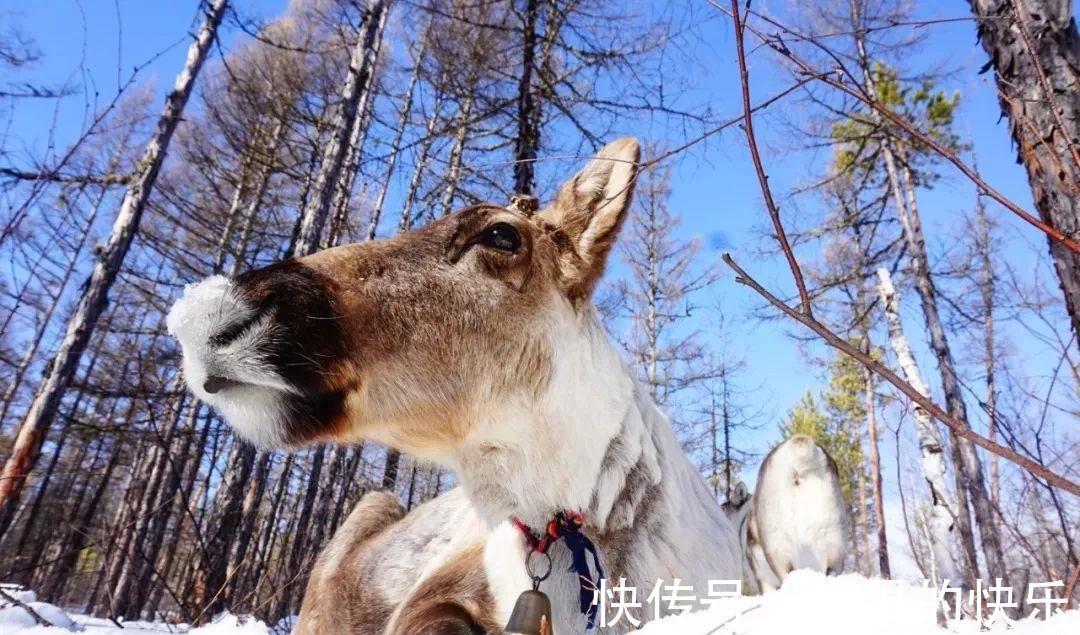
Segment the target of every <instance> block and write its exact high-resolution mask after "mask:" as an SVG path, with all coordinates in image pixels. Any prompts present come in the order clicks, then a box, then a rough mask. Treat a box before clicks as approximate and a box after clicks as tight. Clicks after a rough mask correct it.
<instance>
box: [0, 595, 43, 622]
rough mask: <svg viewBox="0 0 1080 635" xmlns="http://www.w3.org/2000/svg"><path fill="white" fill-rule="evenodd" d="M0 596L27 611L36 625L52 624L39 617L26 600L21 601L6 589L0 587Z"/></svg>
mask: <svg viewBox="0 0 1080 635" xmlns="http://www.w3.org/2000/svg"><path fill="white" fill-rule="evenodd" d="M0 597H2V598H4V599H5V600H7V601H8V602H11V603H12V604H14V605H15V606H17V607H19V608H20V609H22V610H24V611H26V612H27V613H29V614H30V617H32V618H34V621H35V622H37V624H38V625H40V626H46V627H48V626H52V625H53V623H52V622H50V621H49V620H47V619H45V618H44V617H41V614H39V613H38V612H37V611H35V610H34V608H33V607H32V606H30V605H29V604H27V603H26V602H23V601H22V600H20V599H19V598H17V597H15V596H14V595H11V594H10V593H8V592H7V591H5V590H3V589H0Z"/></svg>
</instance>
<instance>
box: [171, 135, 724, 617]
mask: <svg viewBox="0 0 1080 635" xmlns="http://www.w3.org/2000/svg"><path fill="white" fill-rule="evenodd" d="M638 152H639V151H638V144H637V142H636V141H634V140H632V139H623V140H620V141H616V142H614V143H612V144H610V145H608V146H607V147H605V148H604V149H603V150H601V152H600V153H599V155H598V156H597V157H596V159H594V160H593V161H592V162H590V163H589V164H588V165H587V166H586V167H585V169H584V170H582V171H581V172H580V173H578V174H577V175H576V176H575V177H574V178H572V179H571V180H570V181H569V182H567V183H566V184H565V185H564V186H563V187H562V189H561V190H560V191H559V193H558V196H557V197H556V198H555V200H554V201H553V202H551V204H550V205H548V206H547V207H545V208H544V209H541V210H539V211H534V209H533V208H530V207H524V206H519V207H516V208H506V207H500V206H496V205H477V206H474V207H470V208H468V209H465V210H462V211H460V212H457V213H456V214H453V215H451V216H448V217H446V218H443V219H441V220H438V221H436V222H433V223H431V224H429V225H427V226H426V227H424V228H421V229H419V230H416V231H413V232H409V233H405V234H402V235H399V236H396V237H394V238H391V239H388V240H380V241H371V242H367V243H363V244H356V245H347V246H342V247H336V248H333V249H328V250H325V251H322V252H319V253H316V254H313V255H311V256H307V257H304V258H299V259H294V260H289V261H286V262H283V263H279V264H277V265H272V266H270V267H267V268H263V269H259V270H256V271H252V272H249V273H247V274H244V275H242V276H239V277H237V278H235V279H225V278H221V277H215V278H211V279H209V280H206V281H204V282H201V283H199V284H196V285H192V286H190V287H189V288H188V289H187V290H186V291H185V293H184V297H183V298H182V299H181V300H180V301H179V302H177V304H176V306H175V307H174V309H173V310H172V312H171V314H170V316H169V328H170V330H171V332H172V333H174V334H175V335H176V336H177V337H178V338H179V340H180V343H181V345H182V348H183V354H184V374H185V377H186V380H187V382H188V385H189V386H190V388H191V390H192V391H193V392H194V393H195V394H196V395H198V396H199V397H200V398H201V399H203V400H205V401H206V402H207V403H209V404H210V405H211V406H213V407H214V408H216V409H217V410H218V411H219V412H220V413H221V414H222V415H223V416H224V417H225V419H226V420H227V421H228V422H229V423H230V424H231V425H232V426H233V428H234V429H235V430H236V431H237V432H238V433H239V434H240V435H241V436H243V437H245V438H247V439H249V440H251V441H253V442H256V443H259V444H260V445H263V446H272V447H293V446H298V445H301V444H304V443H308V442H316V441H323V442H327V441H328V442H335V443H352V442H356V441H359V440H362V439H374V440H377V441H381V442H383V443H386V444H388V445H390V446H393V447H396V448H399V449H401V450H404V451H407V452H410V453H412V454H414V455H416V456H419V457H422V458H425V459H429V460H433V461H438V462H441V463H442V464H443V465H446V466H449V467H450V468H451V469H452V470H453V471H454V473H455V474H456V476H457V478H458V480H459V481H460V483H461V488H460V489H459V490H457V491H455V492H452V493H450V494H448V495H445V496H443V497H440V498H438V499H436V500H435V501H432V502H431V503H429V504H427V505H424V506H422V507H421V508H419V509H418V510H416V511H415V512H414V513H412V514H409V515H408V516H406V517H404V518H401V510H400V508H399V507H398V506H397V504H396V502H394V501H393V500H391V499H390V498H389V497H386V496H379V495H374V496H370V497H369V498H365V499H364V501H362V502H361V505H360V507H359V508H358V509H357V510H355V511H354V512H353V514H352V516H350V518H349V520H348V521H347V522H346V524H345V526H344V527H343V529H342V531H340V532H338V535H337V536H335V537H334V539H333V540H332V541H331V544H330V545H329V547H328V548H327V549H326V550H325V551H324V553H323V555H322V556H321V558H320V562H319V564H318V566H317V567H316V571H315V572H314V573H313V576H312V579H311V582H310V584H309V588H308V591H307V594H306V597H305V601H304V606H303V610H302V613H301V619H300V625H299V631H300V632H301V633H331V632H349V633H360V634H374V633H384V632H385V633H401V634H403V635H415V634H418V633H471V632H482V631H486V632H491V633H500V632H502V625H503V624H505V621H506V619H507V617H508V615H509V613H510V611H511V608H512V607H513V605H514V602H515V600H516V598H517V597H518V595H519V594H520V593H521V592H522V591H524V590H526V589H529V588H530V587H531V579H530V576H529V575H528V573H527V571H526V563H525V560H526V544H527V542H526V538H525V536H524V533H523V531H520V530H519V528H518V527H516V526H515V525H514V524H513V523H512V522H511V519H516V520H518V521H520V523H522V524H523V525H525V526H527V527H531V528H534V529H536V530H542V529H543V527H544V526H545V524H546V523H548V521H549V520H551V519H552V517H553V515H555V514H556V513H557V512H560V511H561V510H569V511H570V512H572V513H580V514H583V515H584V518H585V521H584V526H583V528H582V531H583V533H584V535H586V536H587V537H588V538H589V539H591V540H592V542H593V543H595V545H596V546H597V547H598V549H599V552H600V554H601V558H602V561H603V565H604V568H605V569H606V573H607V578H608V579H609V580H612V581H616V582H617V581H618V580H619V579H620V578H625V580H626V583H627V584H628V585H634V586H636V587H637V588H638V589H639V594H641V595H642V596H644V595H647V594H648V591H649V590H650V589H652V587H653V586H654V585H655V584H656V582H657V580H658V579H663V580H667V581H669V582H670V581H671V580H672V579H673V578H679V579H680V580H681V584H684V585H687V584H688V585H691V586H693V587H694V588H695V589H696V590H697V592H698V593H705V592H706V591H707V588H708V581H709V580H710V579H737V578H738V577H739V576H740V575H741V573H742V571H741V558H740V555H739V549H738V540H737V538H736V535H735V531H734V529H733V528H732V527H731V525H730V524H729V523H728V522H727V519H726V518H725V517H724V514H723V513H722V512H721V510H720V507H719V505H717V504H716V502H715V501H714V500H713V498H712V496H711V495H710V492H709V489H708V487H707V486H706V484H705V482H704V481H703V480H702V478H701V476H700V475H699V474H698V472H697V470H696V469H695V468H694V466H693V465H692V464H691V462H690V461H689V460H688V459H687V457H686V456H685V455H684V454H683V452H682V449H681V447H680V445H679V442H678V440H677V439H676V437H675V434H674V433H673V431H672V429H671V426H670V424H669V423H668V421H667V419H666V418H665V417H664V416H663V415H662V414H661V413H660V412H659V410H657V408H656V406H655V405H654V404H653V402H652V400H651V399H650V398H649V396H648V392H647V391H646V390H645V389H643V388H642V387H641V386H640V385H639V384H638V382H636V381H635V380H634V374H633V372H632V371H631V370H630V369H629V368H628V367H627V366H626V365H625V364H624V363H623V361H622V359H621V357H620V355H619V352H618V350H617V349H616V347H615V346H614V345H613V344H612V343H611V342H610V341H609V339H608V338H607V336H606V334H605V332H604V328H603V326H602V325H601V324H600V321H599V319H598V318H597V314H596V311H595V310H594V308H593V306H592V302H591V296H592V292H593V289H594V288H595V286H596V283H597V281H598V280H599V278H600V276H601V274H602V272H603V270H604V267H605V262H606V260H607V257H608V254H609V253H610V251H611V247H612V245H613V243H614V242H615V239H616V236H617V234H618V231H619V228H620V226H621V225H622V222H623V220H624V218H625V216H626V211H627V207H628V206H629V204H630V198H631V192H632V188H633V183H634V179H635V176H636V172H637V165H638V163H637V162H638ZM549 553H550V555H551V557H552V559H553V566H552V569H551V576H550V578H549V579H547V580H546V581H545V582H544V583H543V585H542V587H541V589H542V590H543V591H545V592H546V593H547V594H548V595H549V596H550V597H551V601H552V605H553V607H554V624H553V626H554V631H555V632H557V633H559V634H560V635H567V634H572V633H581V632H584V631H585V630H586V623H585V618H584V617H583V616H582V615H581V614H580V613H579V611H578V601H579V579H578V577H577V576H576V575H574V574H573V573H571V572H570V571H568V568H569V565H570V552H569V549H568V547H567V544H566V541H560V542H557V543H555V544H554V546H552V547H551V550H550V552H549ZM661 612H664V611H661ZM651 613H652V612H651V611H644V610H643V611H639V612H636V616H635V617H636V618H637V619H639V620H647V619H648V617H649V616H650V615H651ZM624 624H627V623H626V622H624ZM605 632H611V631H605Z"/></svg>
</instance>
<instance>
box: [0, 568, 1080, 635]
mask: <svg viewBox="0 0 1080 635" xmlns="http://www.w3.org/2000/svg"><path fill="white" fill-rule="evenodd" d="M18 597H19V599H20V600H21V601H22V602H25V603H26V604H28V605H29V606H31V607H32V608H33V609H34V610H35V611H36V612H37V613H39V614H40V615H41V617H43V618H45V619H47V620H49V621H50V622H52V623H53V624H54V625H55V626H54V627H51V628H48V627H43V626H40V625H38V624H36V622H35V621H34V619H33V618H32V617H31V616H30V615H29V614H27V612H26V611H25V610H23V609H21V608H18V607H15V606H6V607H4V608H0V635H62V634H63V633H70V632H73V631H79V632H83V633H86V634H87V635H148V634H154V635H160V634H162V633H188V634H190V635H271V634H273V633H275V631H277V632H281V631H282V630H286V629H271V628H268V627H267V626H266V625H265V624H263V623H262V622H260V621H258V620H254V619H244V618H240V617H236V616H233V615H224V616H221V617H220V618H218V619H217V620H215V622H214V623H212V624H209V625H206V626H203V627H199V628H188V627H186V626H184V625H175V624H163V623H152V624H151V623H146V622H130V623H126V624H124V628H123V629H121V628H119V627H117V626H116V625H115V624H113V623H112V622H109V621H108V620H102V619H98V618H92V617H86V616H81V615H77V614H69V613H66V612H65V611H63V610H61V609H59V608H57V607H55V606H52V605H51V604H46V603H44V602H37V601H36V600H35V598H34V597H33V594H32V593H29V592H23V593H21V594H19V596H18ZM3 604H4V602H3V601H2V600H0V606H3ZM936 606H937V594H936V592H935V591H934V590H933V589H926V588H922V587H920V586H917V585H913V584H908V583H902V582H887V581H884V580H876V579H870V580H868V579H866V578H863V577H861V576H858V575H846V576H841V577H836V578H826V577H824V576H822V575H820V574H817V573H811V572H809V571H798V572H795V573H794V574H792V575H791V576H790V577H789V578H788V579H787V580H786V581H785V583H784V587H783V588H782V589H780V590H779V591H774V592H770V593H767V594H765V595H764V596H762V597H741V598H736V599H731V600H723V601H722V602H720V603H717V604H715V605H713V606H712V607H711V608H709V609H708V610H705V611H699V612H695V613H687V614H684V615H680V616H678V617H669V618H667V619H665V620H661V621H659V622H653V623H650V624H647V625H645V626H644V627H643V628H642V629H641V630H640V631H638V632H640V633H641V634H642V635H697V634H701V635H706V634H708V635H736V634H738V635H791V634H792V633H798V634H802V635H815V634H817V633H823V634H827V635H856V634H858V635H867V634H871V633H872V634H873V635H945V634H947V633H957V634H960V635H968V634H970V635H975V634H976V633H1005V632H1008V633H1010V634H1012V635H1066V634H1076V633H1080V611H1069V612H1067V613H1062V614H1058V615H1055V616H1053V617H1051V618H1050V619H1049V620H1043V619H1042V618H1041V617H1039V618H1029V619H1025V620H1021V621H1019V622H1014V623H1012V624H1008V625H1007V624H1005V623H997V624H994V625H992V626H991V625H988V624H985V623H984V624H983V628H982V629H980V626H979V624H978V623H977V622H976V621H975V620H973V619H964V620H960V621H950V622H949V623H947V624H946V625H944V626H940V625H938V623H937V618H936V615H937V610H936ZM599 632H600V633H603V629H601V630H600V631H599Z"/></svg>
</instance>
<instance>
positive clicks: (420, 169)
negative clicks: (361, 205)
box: [368, 77, 446, 238]
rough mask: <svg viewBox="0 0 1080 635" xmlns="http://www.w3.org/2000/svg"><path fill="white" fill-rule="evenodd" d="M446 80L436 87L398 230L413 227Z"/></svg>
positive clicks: (371, 236) (403, 204)
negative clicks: (415, 208) (417, 199)
mask: <svg viewBox="0 0 1080 635" xmlns="http://www.w3.org/2000/svg"><path fill="white" fill-rule="evenodd" d="M445 81H446V78H445V77H441V78H440V79H439V85H437V86H436V87H435V98H434V101H433V103H432V105H431V114H430V115H429V116H428V119H427V124H426V126H425V131H424V138H423V139H422V140H421V141H420V150H419V152H418V155H419V156H417V157H416V166H415V167H414V168H413V173H412V178H410V179H409V187H408V189H407V190H406V191H405V200H404V202H403V203H402V204H401V220H400V221H399V222H398V231H399V232H407V231H409V230H410V229H412V226H413V221H414V218H413V212H412V207H413V203H415V202H416V197H417V196H418V195H419V193H420V182H421V181H422V180H423V178H424V171H425V170H427V164H428V156H429V155H430V153H431V146H432V144H433V143H435V125H436V124H437V123H438V122H439V114H440V111H441V110H442V105H443V97H444V94H443V86H442V85H441V84H442V83H443V82H445ZM374 236H375V235H374V234H372V233H369V234H368V237H369V238H373V237H374Z"/></svg>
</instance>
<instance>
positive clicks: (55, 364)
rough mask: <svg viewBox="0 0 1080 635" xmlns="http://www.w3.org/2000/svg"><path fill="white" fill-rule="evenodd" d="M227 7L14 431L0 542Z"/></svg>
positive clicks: (202, 44) (208, 30) (177, 95)
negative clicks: (43, 378) (27, 407)
mask: <svg viewBox="0 0 1080 635" xmlns="http://www.w3.org/2000/svg"><path fill="white" fill-rule="evenodd" d="M227 4H228V0H214V2H213V4H211V5H210V8H209V11H208V13H207V15H206V19H205V20H204V21H203V24H202V26H201V27H200V28H199V33H198V35H197V36H196V38H195V41H194V42H193V43H192V44H191V46H190V48H188V55H187V62H186V63H185V64H184V68H183V70H181V71H180V75H178V76H177V78H176V84H175V85H174V87H173V90H172V92H171V93H169V96H168V98H167V99H166V101H165V109H164V111H163V112H162V114H161V117H160V118H159V119H158V122H157V129H156V130H155V132H154V135H153V136H152V137H151V138H150V142H149V144H147V147H146V153H145V154H144V155H143V158H142V160H141V161H140V162H139V165H140V166H141V171H140V173H139V175H138V176H137V177H136V178H135V179H134V180H133V181H132V183H131V185H129V186H128V190H127V193H126V194H125V196H124V201H123V203H122V204H121V206H120V212H119V213H118V214H117V216H116V221H115V222H114V223H113V227H112V232H111V233H110V235H109V239H108V241H107V242H106V244H105V246H104V248H103V249H102V252H101V255H100V256H99V257H98V260H97V262H96V263H95V264H94V270H93V273H92V274H91V275H90V279H89V280H88V281H87V283H86V287H85V291H84V292H83V295H82V297H81V298H80V300H79V303H78V306H77V307H76V308H75V311H74V313H73V314H72V316H71V318H70V320H69V321H68V325H67V332H66V333H65V334H64V338H63V341H62V343H61V344H60V348H59V350H57V352H56V355H55V356H54V357H53V360H52V364H51V366H50V369H49V373H48V375H47V377H46V378H45V380H44V381H43V382H42V383H41V386H40V387H39V388H38V392H37V394H36V395H35V396H34V401H33V403H32V404H31V405H30V409H29V411H28V412H27V413H26V416H25V417H24V418H23V421H22V425H20V426H19V433H18V436H17V437H16V439H15V444H14V446H13V448H12V450H11V456H9V457H8V460H7V462H6V463H5V464H4V469H3V472H2V473H0V536H3V534H4V533H5V532H6V530H7V527H8V525H9V524H10V522H11V518H12V516H13V515H14V512H15V506H16V504H17V502H18V499H19V496H20V494H21V493H22V489H23V486H24V485H25V484H26V476H27V474H29V472H30V470H31V469H32V468H33V466H34V462H35V461H36V460H37V458H38V454H39V453H40V451H41V445H42V443H44V441H45V434H46V432H47V431H48V429H49V426H50V425H51V424H52V422H53V419H54V418H55V416H56V411H57V409H58V408H59V406H60V401H61V399H63V397H64V393H65V391H66V390H67V388H68V386H69V385H70V383H71V379H72V377H73V376H74V374H75V370H76V369H77V368H78V365H79V360H80V359H81V358H82V353H83V351H84V350H85V349H86V345H87V343H88V342H89V341H90V337H91V335H92V334H93V331H94V327H95V325H96V323H97V320H98V318H99V317H100V316H101V313H102V312H103V311H104V310H105V306H106V304H107V303H108V296H109V289H110V288H111V287H112V285H113V282H115V281H116V278H117V276H118V274H119V273H120V267H121V265H122V264H123V262H124V257H125V256H126V255H127V252H128V249H129V248H130V247H131V241H132V240H133V239H134V237H135V232H136V231H137V230H138V228H139V222H140V220H141V219H142V214H143V211H144V210H145V209H146V203H147V201H148V200H149V198H150V193H151V192H152V190H153V188H154V182H155V181H156V180H157V176H158V173H159V172H160V170H161V165H162V162H163V161H164V159H165V153H166V151H167V150H168V147H169V142H170V141H171V140H172V136H173V133H174V132H175V131H176V127H177V125H179V123H180V120H181V116H182V114H183V111H184V106H185V105H186V104H187V100H188V97H189V96H190V95H191V90H192V87H193V86H194V84H195V79H196V77H197V76H198V74H199V70H200V69H201V68H202V65H203V62H204V61H205V60H206V55H207V53H208V52H209V50H210V45H211V44H212V43H213V41H214V37H215V35H216V34H217V28H218V25H219V24H220V23H221V19H222V17H223V16H224V15H225V8H226V6H227Z"/></svg>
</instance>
